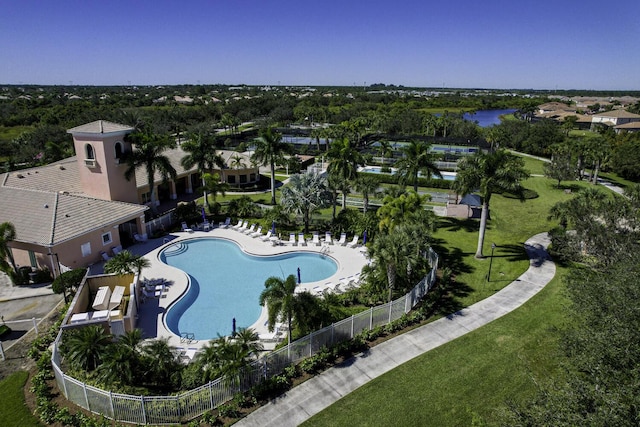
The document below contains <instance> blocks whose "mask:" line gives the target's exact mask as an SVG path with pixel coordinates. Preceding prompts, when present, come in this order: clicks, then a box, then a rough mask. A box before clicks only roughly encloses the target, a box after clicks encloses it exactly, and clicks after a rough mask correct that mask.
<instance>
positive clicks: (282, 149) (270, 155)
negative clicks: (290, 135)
mask: <svg viewBox="0 0 640 427" xmlns="http://www.w3.org/2000/svg"><path fill="white" fill-rule="evenodd" d="M288 152H290V146H289V144H286V143H284V142H282V134H280V133H279V132H276V131H274V130H273V128H270V127H268V128H266V129H263V130H261V131H260V136H259V137H258V139H256V151H255V152H254V154H253V156H254V158H255V159H256V160H257V161H258V162H259V163H260V164H262V165H269V168H270V171H271V204H272V205H275V204H276V162H279V161H282V159H283V156H284V155H285V154H286V153H288Z"/></svg>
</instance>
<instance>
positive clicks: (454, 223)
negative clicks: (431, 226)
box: [438, 218, 479, 233]
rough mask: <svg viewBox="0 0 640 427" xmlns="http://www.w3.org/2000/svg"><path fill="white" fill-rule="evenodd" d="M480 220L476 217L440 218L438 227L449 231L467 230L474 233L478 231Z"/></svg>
mask: <svg viewBox="0 0 640 427" xmlns="http://www.w3.org/2000/svg"><path fill="white" fill-rule="evenodd" d="M478 227H479V222H478V221H477V220H474V219H460V218H440V221H438V228H441V229H444V230H447V231H461V230H463V231H466V232H468V233H472V232H475V231H478Z"/></svg>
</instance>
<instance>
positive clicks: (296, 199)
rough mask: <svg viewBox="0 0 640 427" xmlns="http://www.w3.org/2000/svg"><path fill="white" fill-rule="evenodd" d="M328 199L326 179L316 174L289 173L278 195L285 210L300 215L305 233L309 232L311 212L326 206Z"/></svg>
mask: <svg viewBox="0 0 640 427" xmlns="http://www.w3.org/2000/svg"><path fill="white" fill-rule="evenodd" d="M330 200H331V193H330V192H329V189H328V185H327V179H326V178H325V177H324V176H322V175H316V174H306V173H305V174H295V175H291V178H290V179H289V184H288V185H287V186H286V187H284V188H283V189H282V194H281V195H280V204H281V205H282V207H283V208H284V209H285V211H286V212H289V213H295V214H297V215H302V221H303V222H304V232H305V233H308V232H309V223H310V222H311V216H312V215H313V213H314V212H315V211H316V210H318V209H322V208H324V207H326V206H328V204H329V201H330Z"/></svg>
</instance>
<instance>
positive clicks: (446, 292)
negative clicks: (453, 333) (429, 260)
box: [432, 239, 474, 315]
mask: <svg viewBox="0 0 640 427" xmlns="http://www.w3.org/2000/svg"><path fill="white" fill-rule="evenodd" d="M443 243H444V241H443V240H441V239H438V240H437V241H435V242H433V245H432V246H433V248H434V250H435V251H436V252H438V254H440V265H441V266H443V267H447V268H449V269H451V280H449V281H443V280H440V281H439V285H438V287H437V295H438V298H437V301H436V302H435V304H434V307H433V312H434V314H440V315H449V314H451V313H455V312H457V311H459V310H461V309H462V308H464V305H463V304H462V302H461V301H460V299H462V298H464V297H466V296H468V295H469V294H470V293H471V292H472V291H473V288H471V287H470V286H469V285H467V284H466V283H464V282H458V281H457V280H456V279H455V278H456V276H457V275H459V274H460V273H471V272H473V269H474V268H473V267H472V266H470V265H468V264H466V263H465V262H464V257H465V256H468V255H470V253H464V252H462V251H461V250H460V249H458V248H453V249H450V250H447V249H446V248H445V247H444V246H442V244H443Z"/></svg>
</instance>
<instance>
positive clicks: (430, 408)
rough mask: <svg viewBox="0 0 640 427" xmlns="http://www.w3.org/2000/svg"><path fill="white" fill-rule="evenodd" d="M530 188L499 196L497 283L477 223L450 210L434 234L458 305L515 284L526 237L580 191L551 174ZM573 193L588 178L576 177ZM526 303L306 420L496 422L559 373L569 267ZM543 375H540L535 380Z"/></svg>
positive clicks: (494, 237) (494, 230)
mask: <svg viewBox="0 0 640 427" xmlns="http://www.w3.org/2000/svg"><path fill="white" fill-rule="evenodd" d="M524 185H525V187H527V188H528V189H530V190H534V191H536V192H537V193H538V194H539V197H538V198H535V199H530V200H526V201H524V202H520V201H518V200H515V199H511V198H507V197H503V196H501V195H494V196H493V198H492V199H491V208H492V209H491V220H490V222H489V226H488V229H487V236H486V240H485V246H484V248H485V255H490V253H491V243H492V242H493V243H496V245H497V247H496V250H495V253H494V259H493V264H492V275H491V282H489V283H487V282H486V274H487V272H488V268H489V259H488V258H487V259H484V260H476V259H475V258H474V253H475V249H476V244H477V230H478V222H477V221H476V220H473V221H472V220H456V219H447V218H442V219H441V220H440V228H439V230H438V231H437V232H436V234H435V238H436V245H435V246H436V250H437V251H438V252H439V253H440V254H441V256H442V258H441V259H442V262H441V265H442V266H450V267H451V268H453V270H454V272H455V278H456V282H457V287H456V289H454V291H453V300H452V303H451V305H450V309H451V310H452V311H453V310H455V309H459V308H462V307H464V306H468V305H470V304H472V303H474V302H476V301H478V300H480V299H482V298H485V297H487V296H489V295H490V294H492V293H493V292H495V291H496V290H498V289H501V288H502V287H504V286H506V285H507V284H509V283H511V281H513V280H514V279H515V278H517V277H518V276H519V275H520V274H521V273H522V272H524V271H525V270H526V269H527V268H528V265H529V261H528V259H527V258H526V254H525V252H524V249H523V243H524V241H525V240H526V239H528V238H529V237H531V236H533V235H534V234H537V233H540V232H544V231H547V230H549V229H550V228H552V227H553V226H554V222H552V221H549V220H547V215H548V211H549V208H550V207H551V206H553V205H554V204H555V203H556V202H558V201H561V200H566V199H568V198H570V197H572V194H567V193H565V192H564V191H563V190H562V189H556V188H555V187H554V183H553V182H552V181H551V180H548V179H546V178H529V179H528V180H527V181H525V182H524ZM572 185H573V190H574V191H573V193H575V192H576V191H580V189H581V188H584V187H586V186H587V185H588V184H586V183H575V184H572ZM565 273H566V271H565V270H563V269H562V268H558V273H557V275H556V277H555V278H554V279H553V280H552V281H551V283H550V284H549V285H547V287H546V288H545V289H544V290H543V291H541V292H540V293H539V294H538V295H536V296H535V297H534V298H532V299H531V300H530V301H529V302H527V303H526V304H525V305H524V306H523V307H521V308H519V309H518V310H516V311H515V312H513V313H510V314H508V315H507V316H504V317H503V318H501V319H498V320H496V321H495V322H492V323H491V324H489V325H487V326H485V327H483V328H481V329H479V330H477V331H474V332H472V333H470V334H467V335H465V336H464V337H461V338H459V339H457V340H454V341H452V342H450V343H448V344H446V345H444V346H442V347H440V348H438V349H435V350H433V351H431V352H428V353H426V354H424V355H422V356H420V357H418V358H416V359H414V360H412V361H411V362H409V363H406V364H404V365H402V366H400V367H398V368H396V369H394V370H393V371H391V372H389V373H387V374H385V375H383V376H382V377H380V378H377V379H375V380H373V381H371V382H370V383H368V384H366V385H364V386H363V387H362V388H360V389H358V390H357V391H356V392H354V393H351V394H349V395H348V396H346V397H344V398H343V399H341V400H340V401H338V402H337V403H336V404H334V405H332V406H331V407H329V408H327V409H326V410H324V411H322V412H321V413H320V414H318V415H317V416H315V417H313V418H311V419H310V420H309V421H308V422H307V423H306V424H305V425H308V426H323V425H327V426H328V425H332V426H336V425H353V424H354V420H357V422H356V423H355V424H357V425H364V426H366V425H390V424H392V425H398V426H405V425H407V426H409V425H425V426H457V425H464V426H467V425H472V424H473V423H474V422H478V420H482V421H484V422H486V423H487V424H488V425H494V424H496V422H497V420H498V413H499V411H501V410H503V409H504V408H505V403H506V402H507V401H508V400H515V401H520V402H522V401H525V400H526V399H528V398H530V397H531V396H532V395H533V394H534V393H535V391H536V388H535V381H541V380H544V379H545V378H547V377H549V376H553V375H555V374H559V372H558V371H557V366H558V362H559V357H560V356H559V355H558V354H557V345H556V344H557V340H558V335H557V332H556V331H557V329H556V328H558V327H561V326H562V325H563V324H564V323H565V322H568V321H569V320H570V319H565V318H563V309H562V307H563V305H564V304H565V303H566V300H565V297H564V295H563V282H562V276H563V275H564V274H565ZM534 380H535V381H534Z"/></svg>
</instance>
